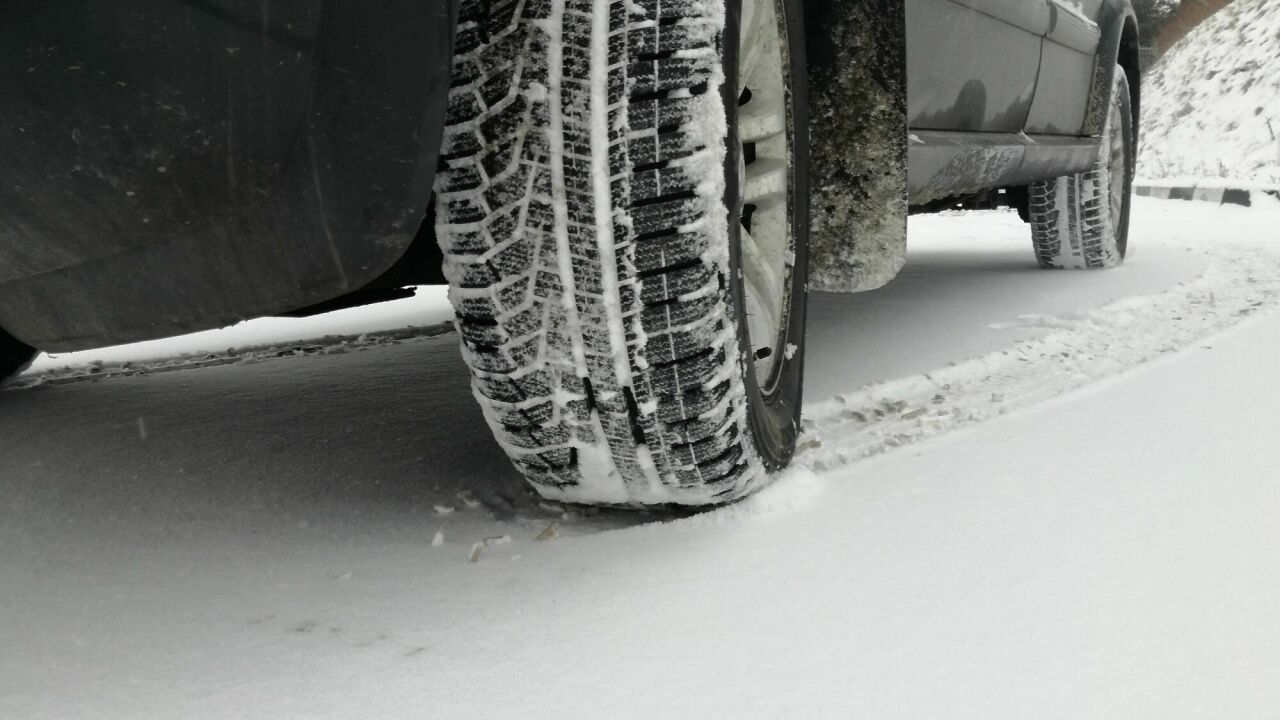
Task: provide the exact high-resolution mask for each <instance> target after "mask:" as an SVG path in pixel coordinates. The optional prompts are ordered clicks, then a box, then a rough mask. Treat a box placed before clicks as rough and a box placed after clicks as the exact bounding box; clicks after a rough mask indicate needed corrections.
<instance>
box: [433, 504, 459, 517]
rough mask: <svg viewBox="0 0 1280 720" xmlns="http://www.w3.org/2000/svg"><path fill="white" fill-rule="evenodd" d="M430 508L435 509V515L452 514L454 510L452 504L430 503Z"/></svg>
mask: <svg viewBox="0 0 1280 720" xmlns="http://www.w3.org/2000/svg"><path fill="white" fill-rule="evenodd" d="M431 508H432V509H433V510H435V511H436V514H437V515H452V514H453V511H454V507H453V506H452V505H432V506H431Z"/></svg>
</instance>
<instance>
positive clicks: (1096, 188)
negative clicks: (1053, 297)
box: [1030, 67, 1136, 269]
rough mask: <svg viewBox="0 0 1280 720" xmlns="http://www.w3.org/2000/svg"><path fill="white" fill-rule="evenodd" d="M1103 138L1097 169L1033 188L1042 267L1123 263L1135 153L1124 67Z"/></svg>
mask: <svg viewBox="0 0 1280 720" xmlns="http://www.w3.org/2000/svg"><path fill="white" fill-rule="evenodd" d="M1102 137H1103V140H1104V141H1105V144H1104V146H1103V148H1102V154H1101V157H1100V158H1099V159H1098V162H1097V165H1095V167H1094V168H1093V169H1092V170H1089V171H1088V172H1083V173H1079V174H1077V175H1067V176H1065V177H1060V178H1056V179H1054V180H1048V181H1046V182H1038V183H1033V184H1032V185H1031V189H1030V193H1031V198H1030V208H1031V235H1032V240H1033V242H1034V244H1035V252H1036V259H1037V260H1039V261H1040V265H1041V266H1042V267H1046V268H1089V269H1092V268H1111V267H1116V266H1118V265H1120V264H1121V263H1123V262H1124V258H1125V254H1126V252H1127V250H1128V242H1129V209H1130V205H1131V203H1132V196H1133V168H1134V161H1135V159H1136V148H1135V142H1134V137H1135V136H1134V127H1133V107H1132V102H1131V99H1130V96H1129V81H1128V78H1127V77H1126V76H1125V72H1124V69H1123V68H1120V67H1117V68H1116V72H1115V81H1114V82H1113V83H1112V86H1111V110H1110V112H1109V113H1108V115H1107V122H1106V126H1105V127H1104V128H1103V130H1102Z"/></svg>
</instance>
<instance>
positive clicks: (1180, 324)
mask: <svg viewBox="0 0 1280 720" xmlns="http://www.w3.org/2000/svg"><path fill="white" fill-rule="evenodd" d="M1272 205H1273V207H1267V208H1262V209H1259V210H1257V211H1253V212H1257V213H1258V214H1257V215H1254V216H1253V218H1254V219H1255V220H1257V221H1258V222H1259V224H1266V223H1267V222H1268V221H1270V222H1274V221H1275V220H1276V219H1277V215H1278V214H1280V213H1277V212H1276V210H1277V207H1274V203H1272ZM1193 250H1194V251H1197V252H1202V253H1204V254H1206V255H1207V256H1208V257H1209V265H1208V268H1207V269H1206V271H1205V273H1204V274H1203V275H1202V276H1201V277H1200V278H1199V279H1197V280H1195V281H1193V282H1190V283H1184V284H1181V285H1178V286H1176V287H1174V288H1171V289H1170V290H1167V291H1165V292H1162V293H1158V294H1155V295H1149V296H1137V297H1129V298H1125V299H1123V300H1118V301H1115V302H1113V303H1111V304H1109V305H1106V306H1103V307H1101V308H1098V309H1095V310H1090V311H1084V312H1079V313H1077V314H1073V315H1069V316H1062V317H1039V316H1026V317H1023V318H1020V321H1021V322H1022V323H1023V324H1024V325H1025V326H1027V327H1036V328H1042V329H1048V330H1049V332H1048V333H1047V334H1045V335H1042V336H1040V337H1038V338H1035V339H1032V340H1027V341H1025V342H1020V343H1018V344H1017V345H1014V346H1013V347H1010V348H1008V349H1006V350H1002V351H999V352H994V353H991V354H989V355H986V356H982V357H977V358H973V359H970V360H967V361H964V362H960V363H956V364H952V365H950V366H948V367H946V368H942V369H940V370H938V371H936V372H931V373H925V374H923V375H917V376H914V377H908V378H903V379H899V380H894V381H890V382H887V383H882V384H877V385H873V386H870V387H867V388H865V389H863V390H861V391H858V392H854V393H851V394H848V395H841V396H837V397H835V398H832V399H830V400H827V401H825V402H818V403H812V404H809V405H807V406H806V412H807V416H808V418H807V419H806V421H805V437H804V438H802V440H801V451H800V453H799V454H798V455H797V462H798V463H801V464H803V465H804V466H806V467H808V468H810V469H813V470H815V471H824V470H829V469H832V468H836V467H841V466H845V465H848V464H851V463H853V462H856V461H857V460H859V459H861V458H865V457H869V456H872V455H878V454H880V453H884V452H887V451H890V450H893V449H894V448H897V447H901V446H904V445H909V444H912V443H915V442H918V441H920V440H924V439H926V438H930V437H933V436H936V435H939V434H942V433H945V432H950V431H952V430H956V429H958V428H961V427H964V426H967V425H972V424H975V423H980V422H983V421H985V420H988V419H991V418H994V417H998V416H1000V415H1004V414H1006V413H1008V412H1012V411H1016V410H1020V409H1024V408H1028V407H1031V406H1033V405H1036V404H1039V403H1043V402H1045V401H1047V400H1050V399H1053V398H1056V397H1059V396H1061V395H1064V394H1066V393H1069V392H1072V391H1075V390H1079V389H1082V388H1084V387H1086V386H1089V385H1090V384H1092V383H1096V382H1098V381H1101V380H1106V379H1110V378H1115V377H1118V376H1120V375H1122V374H1125V373H1128V372H1130V371H1133V370H1135V369H1137V368H1139V367H1141V366H1143V365H1145V364H1147V363H1150V362H1152V361H1155V360H1159V359H1161V358H1165V357H1167V356H1171V355H1173V354H1175V353H1177V352H1180V351H1182V350H1185V349H1187V348H1189V347H1191V346H1193V345H1195V344H1196V343H1199V342H1203V341H1204V340H1205V339H1206V338H1208V337H1210V336H1212V335H1214V334H1215V333H1219V332H1222V331H1224V330H1227V329H1229V328H1231V327H1233V326H1235V325H1238V324H1239V323H1241V322H1243V321H1244V320H1246V319H1247V318H1250V317H1251V316H1253V315H1255V314H1257V313H1260V312H1263V311H1267V310H1272V309H1274V308H1276V307H1277V305H1278V304H1280V303H1278V302H1277V296H1278V295H1280V263H1278V262H1277V259H1278V258H1277V252H1276V251H1275V250H1272V249H1269V248H1259V247H1258V246H1257V245H1242V244H1236V243H1233V242H1231V241H1229V240H1226V239H1221V240H1219V241H1218V242H1216V243H1214V244H1205V245H1197V246H1195V247H1194V248H1193Z"/></svg>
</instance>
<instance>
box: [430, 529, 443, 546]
mask: <svg viewBox="0 0 1280 720" xmlns="http://www.w3.org/2000/svg"><path fill="white" fill-rule="evenodd" d="M443 544H444V531H443V530H437V531H436V536H435V537H433V538H431V547H440V546H441V545H443Z"/></svg>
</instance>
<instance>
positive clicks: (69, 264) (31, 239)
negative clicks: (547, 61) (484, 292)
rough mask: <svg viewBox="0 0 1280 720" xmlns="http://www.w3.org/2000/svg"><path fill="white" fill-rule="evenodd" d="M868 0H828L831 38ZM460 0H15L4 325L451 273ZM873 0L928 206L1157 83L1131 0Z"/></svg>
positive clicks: (283, 302)
mask: <svg viewBox="0 0 1280 720" xmlns="http://www.w3.org/2000/svg"><path fill="white" fill-rule="evenodd" d="M858 3H859V0H844V2H843V3H841V2H827V1H826V0H809V1H808V2H807V3H806V13H807V16H808V19H809V21H810V24H809V27H810V28H814V29H811V30H810V33H809V35H810V37H809V42H810V47H811V49H812V50H811V51H812V52H813V53H819V52H822V48H823V47H831V46H832V45H838V44H839V43H840V42H842V37H840V36H839V26H838V24H837V23H828V22H826V18H827V17H828V16H830V15H831V14H832V13H835V12H838V11H839V8H840V6H841V5H842V4H848V5H853V4H858ZM456 5H457V0H373V1H371V2H361V3H353V2H339V1H338V0H252V1H250V0H148V1H147V2H137V3H103V2H93V1H90V0H59V1H56V2H40V3H10V4H7V5H6V6H5V7H4V8H3V9H0V138H3V141H0V328H4V329H5V330H7V331H8V332H10V333H11V334H13V335H14V336H16V337H17V338H19V339H21V340H22V341H24V342H25V343H27V344H29V345H31V346H34V347H36V348H39V349H41V350H51V351H63V350H75V349H82V348H87V347H93V346H101V345H108V344H117V343H123V342H129V341H135V340H143V339H148V338H155V337H162V336H167V335H174V334H180V333H185V332H191V331H195V330H200V329H206V328H211V327H218V326H223V325H227V324H231V323H233V322H236V321H238V320H241V319H245V318H250V317H255V316H260V315H270V314H285V313H308V312H312V311H318V310H323V309H327V308H332V307H340V306H343V305H351V304H357V303H360V302H367V301H372V300H377V299H381V298H385V297H388V296H390V295H394V294H395V289H396V288H398V287H401V286H404V285H410V284H425V283H431V282H442V281H443V278H442V276H441V274H440V272H439V255H438V251H437V250H436V248H435V243H434V241H433V237H432V220H431V218H430V203H431V183H432V178H433V174H434V171H435V168H436V164H437V162H438V160H439V158H438V157H437V154H438V148H439V146H440V137H441V128H442V126H443V123H444V119H445V116H446V112H447V92H448V87H449V77H448V74H449V67H450V58H451V53H452V40H453V36H454V30H455V23H456V15H457V7H456ZM865 5H866V6H867V7H868V8H870V10H869V12H870V13H871V15H872V16H873V17H875V18H877V19H876V20H875V22H876V23H879V24H881V25H882V26H881V27H878V28H876V32H877V33H879V35H880V36H881V38H882V40H883V41H884V42H887V43H900V44H902V45H904V46H905V47H899V48H898V49H897V53H896V55H895V57H896V58H901V57H902V56H903V50H904V49H905V57H906V62H905V64H904V63H901V62H899V61H897V60H893V61H892V62H889V63H887V64H889V65H892V66H893V67H886V68H884V69H883V73H882V77H883V78H892V77H894V76H897V77H903V76H905V77H906V78H907V79H908V80H909V82H906V83H903V85H905V87H906V92H905V97H900V98H897V101H898V102H900V104H901V107H902V108H904V112H905V116H906V117H905V118H904V123H903V124H904V125H906V126H907V127H899V128H897V130H894V131H893V132H895V133H897V135H898V136H901V135H906V134H907V133H906V131H907V130H908V129H909V131H910V135H909V138H910V141H909V143H908V142H906V141H903V142H902V143H901V149H902V153H903V154H908V153H909V166H910V172H909V173H904V172H897V173H896V174H897V175H898V176H899V177H897V178H896V180H894V179H893V178H890V180H894V182H899V183H900V184H901V185H902V187H903V188H904V192H905V193H906V194H907V195H908V198H903V202H904V209H905V203H906V202H907V201H908V199H909V202H910V203H911V204H912V205H914V206H917V207H922V208H924V207H929V206H930V204H931V203H938V202H945V201H947V200H949V199H955V198H960V197H963V196H965V195H966V194H969V193H973V192H978V191H981V190H985V189H991V188H998V187H1011V186H1017V185H1020V184H1025V183H1027V182H1029V181H1031V180H1036V179H1045V178H1048V177H1052V176H1056V175H1061V174H1065V173H1068V172H1076V171H1079V170H1081V169H1082V168H1084V167H1087V166H1088V164H1089V163H1090V162H1091V161H1092V160H1093V159H1094V158H1095V157H1096V156H1097V148H1098V141H1097V139H1096V136H1097V135H1098V133H1099V129H1100V127H1101V118H1102V115H1101V113H1103V112H1105V108H1104V107H1102V106H1101V105H1100V103H1105V99H1104V100H1102V101H1100V100H1099V88H1106V87H1109V81H1110V77H1111V73H1112V72H1113V71H1114V70H1115V68H1116V64H1117V62H1119V63H1121V64H1122V65H1124V66H1125V68H1126V69H1131V72H1133V73H1135V76H1134V79H1135V80H1136V70H1137V59H1136V58H1137V35H1136V30H1137V29H1136V24H1135V23H1134V22H1133V14H1132V10H1131V8H1130V7H1129V4H1128V0H907V2H906V3H905V6H904V5H903V3H901V2H882V1H870V0H868V2H866V3H865ZM904 7H905V13H904V10H903V8H904ZM885 38H888V39H887V40H884V39H885ZM1130 55H1132V58H1130V57H1129V56H1130ZM831 57H836V56H834V55H833V56H831ZM837 70H838V68H837ZM878 72H879V71H878ZM830 82H834V81H830ZM890 84H891V83H890ZM1134 87H1135V88H1136V87H1137V84H1136V82H1135V83H1134ZM1135 92H1136V91H1135ZM1136 99H1137V98H1136V96H1135V101H1136ZM1135 107H1136V104H1135ZM818 132H819V130H818V129H815V130H814V133H815V137H816V134H817V133H818ZM855 145H856V143H855ZM895 146H896V143H895ZM908 147H909V150H908ZM856 150H857V148H856V147H855V148H850V149H846V152H855V151H856ZM895 152H896V150H895ZM901 167H902V168H903V169H904V170H905V168H906V167H907V162H906V160H904V162H902V163H901ZM885 174H886V175H890V174H893V173H885ZM904 174H905V175H906V178H903V177H900V176H901V175H904ZM908 179H909V186H908ZM893 187H897V185H893ZM893 192H898V191H897V190H894V191H893ZM882 281H883V279H880V280H876V279H874V278H873V279H870V280H865V281H863V282H862V286H863V287H870V286H873V285H874V284H876V283H877V282H882ZM845 289H858V288H853V287H850V288H845Z"/></svg>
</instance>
